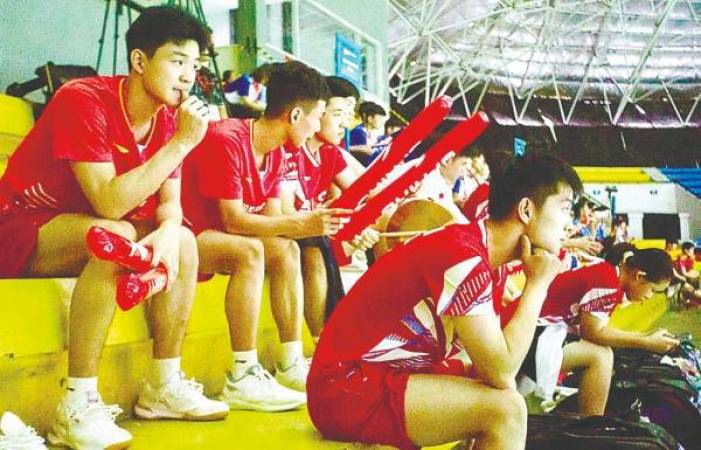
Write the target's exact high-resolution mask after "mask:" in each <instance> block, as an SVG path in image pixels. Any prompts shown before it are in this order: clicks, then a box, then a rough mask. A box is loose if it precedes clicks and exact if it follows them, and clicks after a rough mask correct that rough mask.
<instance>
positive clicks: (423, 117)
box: [330, 96, 453, 208]
mask: <svg viewBox="0 0 701 450" xmlns="http://www.w3.org/2000/svg"><path fill="white" fill-rule="evenodd" d="M452 105H453V100H452V99H451V98H450V97H447V96H442V97H438V98H437V99H436V100H434V101H433V102H432V103H431V104H429V105H428V106H427V107H426V108H424V109H423V110H421V112H420V113H419V114H418V115H417V116H416V117H415V118H414V120H412V121H411V122H409V125H407V126H406V128H405V129H404V130H403V131H402V132H401V133H399V136H397V138H396V139H394V141H393V142H392V144H390V147H389V149H387V151H386V152H384V153H383V154H382V155H380V157H378V158H377V159H375V161H373V163H372V164H370V167H368V168H367V170H366V171H365V172H363V174H362V175H361V176H360V177H358V179H357V180H355V182H354V183H353V184H352V185H350V186H349V187H348V189H346V190H344V191H343V192H342V193H341V195H340V196H339V197H338V198H337V199H336V200H334V201H333V203H331V206H330V207H331V208H355V207H356V206H358V204H359V203H360V202H361V200H362V199H363V198H364V197H365V196H366V195H367V194H368V192H370V191H371V190H372V189H374V188H375V186H377V184H378V183H379V182H380V181H382V179H383V178H384V177H385V176H386V175H387V174H388V173H389V172H390V171H391V170H392V169H393V168H394V166H396V165H397V164H399V163H400V162H402V160H403V159H404V157H405V156H406V155H407V154H409V152H410V151H411V150H413V148H414V147H415V146H416V144H418V143H419V142H421V141H422V140H424V139H426V137H427V136H428V135H429V134H431V133H432V132H433V130H434V129H435V128H436V127H437V126H438V125H440V123H441V122H443V119H445V118H446V116H448V114H449V113H450V108H451V107H452Z"/></svg>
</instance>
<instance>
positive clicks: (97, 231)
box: [87, 227, 153, 272]
mask: <svg viewBox="0 0 701 450" xmlns="http://www.w3.org/2000/svg"><path fill="white" fill-rule="evenodd" d="M87 241H88V248H89V249H90V251H91V252H92V254H93V255H95V257H96V258H98V259H101V260H103V261H109V262H113V263H116V264H119V265H120V266H124V267H126V268H127V269H130V270H133V271H134V272H146V271H147V270H151V269H152V267H151V259H152V258H153V252H152V251H151V249H150V248H148V247H146V246H144V245H141V244H139V243H137V242H134V241H132V240H130V239H127V238H125V237H123V236H120V235H118V234H116V233H113V232H111V231H109V230H105V229H104V228H101V227H90V230H88V235H87Z"/></svg>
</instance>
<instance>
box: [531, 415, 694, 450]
mask: <svg viewBox="0 0 701 450" xmlns="http://www.w3.org/2000/svg"><path fill="white" fill-rule="evenodd" d="M633 449H635V450H684V447H682V445H681V444H679V442H677V440H676V439H674V437H673V436H672V435H671V434H669V433H668V432H667V431H665V429H664V428H662V427H660V426H659V425H656V424H653V423H645V422H630V421H627V420H623V419H618V418H614V417H607V416H591V417H579V416H576V415H566V416H561V415H545V416H528V436H527V438H526V450H633Z"/></svg>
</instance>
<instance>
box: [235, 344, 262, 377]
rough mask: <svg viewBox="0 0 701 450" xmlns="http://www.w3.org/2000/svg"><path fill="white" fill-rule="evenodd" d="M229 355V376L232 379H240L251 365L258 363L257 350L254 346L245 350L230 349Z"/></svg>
mask: <svg viewBox="0 0 701 450" xmlns="http://www.w3.org/2000/svg"><path fill="white" fill-rule="evenodd" d="M231 355H232V358H231V359H232V365H231V376H232V377H233V378H234V380H240V379H241V378H243V376H244V375H245V374H246V371H247V370H248V369H249V368H250V367H251V366H255V365H256V364H258V350H256V349H255V348H254V349H253V350H248V351H246V352H234V351H232V352H231Z"/></svg>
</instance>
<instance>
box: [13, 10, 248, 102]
mask: <svg viewBox="0 0 701 450" xmlns="http://www.w3.org/2000/svg"><path fill="white" fill-rule="evenodd" d="M137 2H138V3H139V4H140V5H143V6H156V5H160V4H163V3H164V0H137ZM115 3H116V2H114V1H113V2H111V4H112V7H111V9H110V14H109V19H108V23H107V31H106V34H105V47H104V52H103V55H102V63H101V65H100V73H101V74H104V75H111V74H112V56H113V52H112V48H113V42H114V37H113V36H114V4H115ZM106 4H107V2H106V1H105V0H0V91H2V92H5V89H6V88H7V85H9V84H10V83H12V82H15V81H27V80H30V79H32V78H34V69H36V68H37V67H39V66H41V65H44V64H45V63H46V62H48V61H53V62H54V63H56V64H76V65H87V66H91V67H95V64H96V62H97V49H98V39H99V37H100V32H101V30H102V22H103V14H104V11H105V5H106ZM229 5H233V6H236V2H235V1H234V0H203V1H202V6H203V9H204V11H205V15H206V16H207V20H208V21H211V22H212V23H211V24H210V26H213V28H214V29H215V32H214V39H215V42H217V45H228V39H229V36H228V34H229V25H228V17H229V16H228V10H227V8H228V7H229ZM137 16H138V14H136V13H135V12H133V14H132V18H133V19H136V17H137ZM128 26H129V21H128V19H127V15H126V11H125V13H124V14H123V15H122V16H121V17H120V18H119V39H118V41H117V73H118V74H119V73H122V74H123V73H126V70H127V64H126V42H125V40H124V35H125V34H126V30H127V28H128ZM220 42H225V44H221V43H220ZM28 98H29V99H32V100H35V101H43V100H44V98H43V95H41V94H40V93H34V94H32V95H31V96H28Z"/></svg>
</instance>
